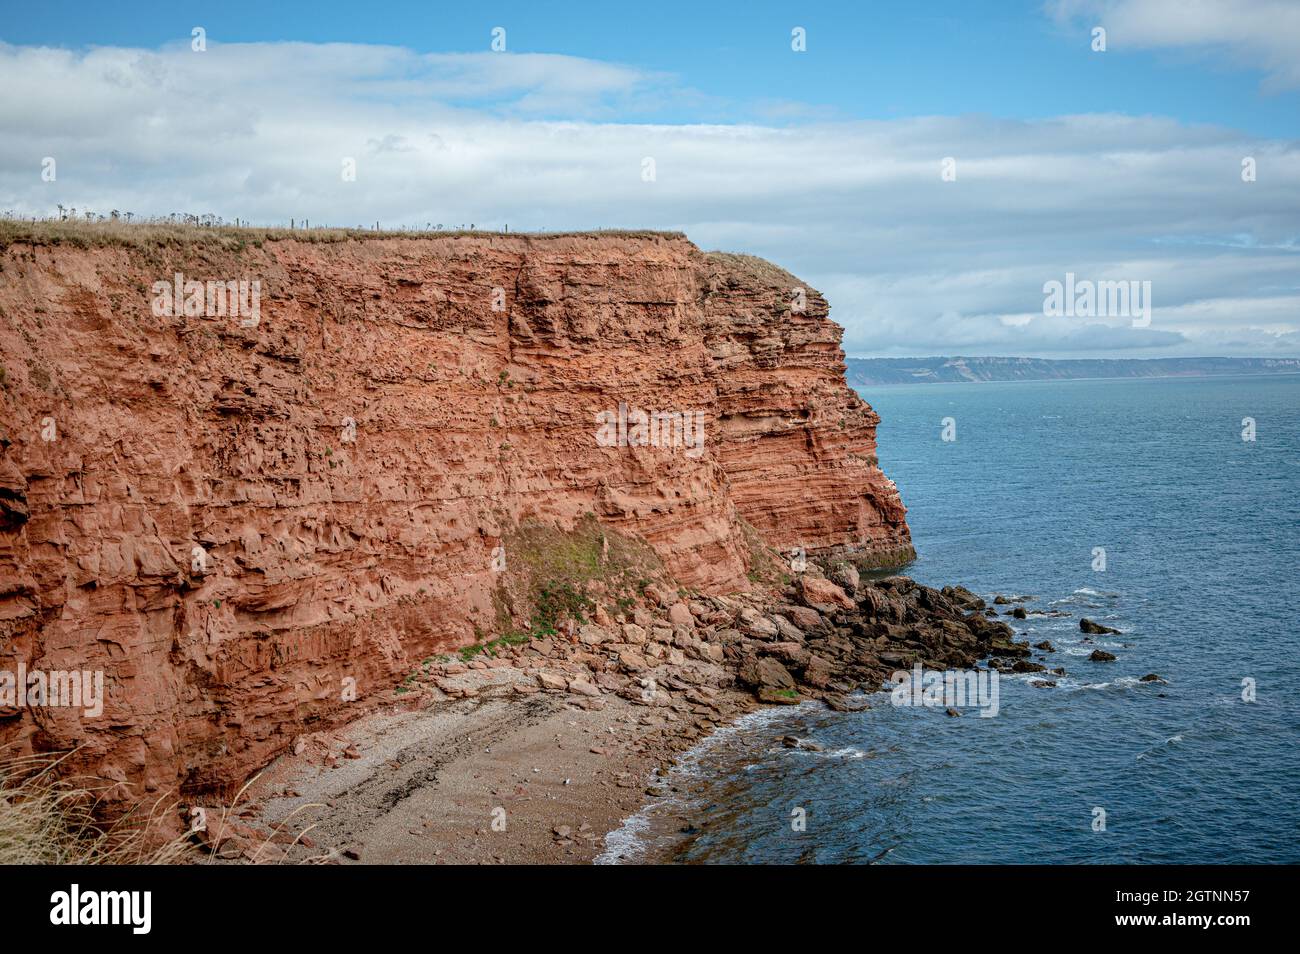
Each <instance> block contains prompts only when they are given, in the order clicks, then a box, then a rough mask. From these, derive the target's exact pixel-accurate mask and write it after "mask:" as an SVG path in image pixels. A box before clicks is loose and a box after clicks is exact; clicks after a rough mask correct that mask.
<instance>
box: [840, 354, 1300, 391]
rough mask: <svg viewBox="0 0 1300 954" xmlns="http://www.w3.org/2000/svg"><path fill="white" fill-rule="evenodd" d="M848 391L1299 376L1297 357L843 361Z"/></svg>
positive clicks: (888, 359)
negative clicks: (1003, 383)
mask: <svg viewBox="0 0 1300 954" xmlns="http://www.w3.org/2000/svg"><path fill="white" fill-rule="evenodd" d="M846 363H847V364H848V371H847V378H848V383H849V386H850V387H870V386H879V385H885V384H946V383H961V382H968V383H984V382H1000V381H1057V380H1083V379H1096V378H1179V377H1210V376H1215V375H1228V374H1300V358H1068V359H1060V360H1055V359H1050V358H963V357H949V358H944V357H933V358H848V359H846Z"/></svg>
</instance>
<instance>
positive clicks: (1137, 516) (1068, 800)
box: [601, 377, 1300, 863]
mask: <svg viewBox="0 0 1300 954" xmlns="http://www.w3.org/2000/svg"><path fill="white" fill-rule="evenodd" d="M865 396H866V397H867V398H868V400H870V401H871V402H872V403H873V405H875V406H876V407H877V409H878V410H879V411H880V413H881V417H882V425H881V429H880V447H881V458H882V463H883V464H884V466H885V469H886V471H887V472H888V473H890V474H891V475H892V476H894V477H895V479H896V480H897V482H898V485H899V486H900V487H901V488H902V490H903V493H904V500H905V502H906V503H907V504H908V505H909V507H910V510H911V512H910V514H909V520H910V521H911V524H912V527H913V531H914V536H915V539H916V543H917V549H918V552H919V553H920V554H921V559H920V560H919V561H918V562H917V563H916V564H914V565H913V566H912V567H911V568H910V570H909V571H908V572H909V574H910V575H912V576H914V577H916V578H917V579H918V580H919V581H920V582H922V583H925V584H927V585H931V586H941V585H945V584H961V585H965V586H968V587H970V588H971V589H973V590H974V591H976V592H977V593H980V594H981V595H983V596H985V598H986V599H991V598H992V597H993V595H994V594H1004V595H1005V596H1008V597H1012V598H1019V597H1028V599H1026V601H1025V602H1023V603H1011V604H1003V605H1000V606H998V607H997V609H998V610H999V612H1000V613H1002V614H1003V615H1002V616H1000V617H999V618H1001V619H1004V620H1006V621H1007V622H1010V623H1012V624H1013V625H1014V626H1015V628H1016V630H1017V632H1018V633H1019V634H1022V635H1021V636H1020V637H1019V638H1025V637H1027V638H1028V639H1029V641H1030V642H1031V643H1035V644H1037V643H1040V642H1043V641H1044V640H1046V641H1048V642H1050V643H1051V644H1052V646H1053V651H1051V652H1045V653H1041V654H1036V658H1037V657H1038V656H1041V657H1042V658H1043V661H1044V662H1045V663H1046V664H1047V665H1049V666H1050V667H1057V666H1060V667H1064V668H1065V670H1066V675H1064V676H1059V677H1058V676H1054V675H1050V674H1046V673H1026V674H1014V675H1013V674H1010V673H1007V674H1004V675H1003V676H1002V678H1001V708H1000V712H999V715H998V717H997V718H987V719H982V718H976V717H974V713H971V712H967V713H966V717H964V718H948V717H946V716H945V715H944V712H943V710H942V709H938V710H936V709H927V708H905V707H903V708H899V707H894V706H892V705H890V703H889V697H888V695H886V694H875V695H873V696H870V697H868V700H867V701H868V702H869V704H870V708H868V709H865V710H864V711H861V712H848V713H844V712H833V711H830V710H828V709H826V708H824V707H822V706H820V705H817V704H809V705H804V706H799V707H795V708H793V709H778V710H766V711H763V712H760V713H755V714H754V715H751V716H748V717H746V718H744V719H742V720H740V721H739V722H737V723H736V724H735V725H734V726H732V727H730V728H729V729H728V730H726V731H725V732H721V733H718V734H717V735H715V736H713V737H711V738H710V739H708V740H705V741H704V742H702V743H701V744H700V745H699V746H697V747H696V748H695V749H693V750H691V751H690V752H689V753H688V754H687V756H686V757H685V758H683V759H682V760H681V764H680V766H679V767H678V768H675V769H674V770H673V771H672V772H671V773H670V775H669V778H668V780H667V781H668V787H669V788H670V789H671V792H670V794H668V795H667V796H666V797H664V798H660V799H657V800H654V801H652V803H651V804H649V805H647V806H646V807H645V808H643V809H642V810H641V811H640V812H638V813H637V814H636V815H634V816H632V818H630V819H628V820H627V821H626V822H625V823H624V825H623V826H622V827H621V828H620V829H618V830H617V831H615V832H613V833H611V834H610V836H609V837H608V839H607V849H606V852H605V854H604V855H603V856H602V858H601V860H602V861H605V862H617V861H624V862H629V861H630V862H637V861H657V860H676V861H684V862H723V863H753V862H778V863H801V862H829V863H836V862H838V863H843V862H848V863H936V862H937V863H942V862H1010V863H1026V862H1081V863H1138V862H1175V863H1177V862H1248V863H1273V862H1295V861H1297V860H1300V849H1298V848H1297V847H1296V845H1295V842H1294V833H1295V831H1296V830H1297V829H1298V828H1300V807H1297V805H1296V803H1295V801H1294V799H1293V798H1291V793H1293V792H1294V790H1295V786H1296V783H1297V779H1298V777H1300V771H1297V759H1296V756H1295V752H1296V743H1297V741H1300V704H1297V702H1296V701H1295V699H1294V696H1293V695H1292V694H1291V693H1290V692H1289V687H1291V686H1294V685H1296V684H1297V679H1300V664H1298V663H1297V659H1296V656H1295V653H1294V640H1293V639H1292V637H1291V636H1290V627H1291V625H1292V620H1291V619H1290V615H1291V614H1292V613H1293V611H1292V610H1291V607H1293V606H1294V602H1295V596H1296V585H1295V580H1296V578H1297V574H1296V570H1297V568H1298V567H1300V534H1298V533H1297V529H1298V528H1300V519H1298V505H1297V500H1298V499H1300V497H1298V496H1297V493H1296V492H1297V490H1300V411H1298V409H1300V400H1298V399H1300V381H1297V380H1296V379H1294V378H1285V377H1277V378H1255V379H1249V380H1244V379H1233V380H1217V379H1216V380H1144V381H1124V382H1114V381H1106V382H1100V381H1081V382H1059V383H1058V382H1053V383H1046V384H1032V385H1027V384H1009V385H980V386H969V385H952V386H949V385H926V386H918V387H915V388H908V387H899V388H890V389H885V390H881V391H877V392H870V393H868V394H866V395H865ZM945 417H955V418H956V419H957V421H958V436H959V439H958V441H956V442H954V443H944V442H942V441H941V440H940V439H939V431H940V426H941V425H940V421H941V420H942V419H943V418H945ZM1243 417H1251V418H1253V419H1255V421H1256V422H1257V426H1258V440H1257V441H1256V442H1254V443H1251V442H1244V441H1242V440H1241V438H1240V434H1239V431H1240V429H1241V424H1240V422H1241V420H1242V418H1243ZM1097 547H1103V548H1105V551H1106V566H1105V569H1104V570H1101V571H1099V570H1095V569H1094V568H1093V567H1094V565H1095V563H1096V556H1095V548H1097ZM1017 605H1018V606H1023V607H1024V608H1025V609H1026V610H1027V613H1026V617H1025V619H1023V620H1016V619H1011V618H1009V611H1010V610H1011V609H1012V608H1013V606H1017ZM1056 614H1064V615H1056ZM1083 616H1087V617H1088V618H1090V619H1093V620H1095V621H1096V622H1099V623H1102V624H1105V625H1107V626H1110V627H1113V628H1115V629H1118V630H1120V631H1121V632H1120V633H1119V634H1118V635H1095V636H1087V635H1085V634H1084V633H1081V632H1080V630H1079V619H1080V617H1083ZM1095 649H1102V650H1105V651H1108V652H1110V653H1113V654H1114V655H1115V656H1116V657H1118V658H1117V659H1116V661H1115V662H1092V661H1090V660H1089V658H1088V657H1089V655H1090V654H1091V653H1092V651H1093V650H1095ZM1150 673H1155V674H1158V675H1159V676H1160V677H1162V680H1163V681H1145V682H1144V681H1143V680H1142V677H1143V676H1144V675H1147V674H1150ZM1243 680H1253V681H1254V682H1253V686H1254V687H1255V690H1256V693H1257V695H1256V696H1255V701H1254V702H1246V701H1244V699H1243V692H1244V691H1245V690H1244V685H1243ZM1047 683H1055V684H1054V685H1047ZM786 736H795V737H798V738H799V739H801V740H806V741H807V742H809V743H811V744H812V745H813V746H815V747H816V748H817V750H812V749H809V748H803V747H790V743H789V742H783V737H786ZM1099 818H1100V819H1103V820H1104V829H1103V830H1098V819H1099ZM801 829H802V830H801Z"/></svg>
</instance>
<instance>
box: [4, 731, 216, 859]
mask: <svg viewBox="0 0 1300 954" xmlns="http://www.w3.org/2000/svg"><path fill="white" fill-rule="evenodd" d="M59 763H60V759H58V758H56V757H52V756H43V755H36V756H17V757H13V756H11V757H8V758H3V759H0V865H105V864H173V863H177V862H180V861H182V860H185V858H186V857H187V856H188V855H189V854H190V853H191V851H192V849H191V848H190V845H189V843H188V842H187V841H186V840H185V838H184V837H179V838H178V837H172V838H164V837H163V836H161V835H160V825H159V817H158V815H157V814H156V812H157V810H158V808H159V805H154V806H153V813H151V814H150V815H148V816H147V817H139V816H133V815H127V816H125V817H123V818H121V819H119V820H117V821H115V822H112V823H107V824H106V823H102V822H100V821H99V820H98V818H97V814H96V809H97V808H98V807H99V805H100V796H101V795H102V790H103V788H104V787H105V786H107V785H109V784H112V783H110V782H106V781H103V780H86V779H79V778H62V777H60V776H59V775H58V768H59Z"/></svg>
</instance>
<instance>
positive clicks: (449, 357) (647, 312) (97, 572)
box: [0, 234, 910, 798]
mask: <svg viewBox="0 0 1300 954" xmlns="http://www.w3.org/2000/svg"><path fill="white" fill-rule="evenodd" d="M0 265H2V266H3V270H2V271H0V369H2V371H0V373H2V374H3V379H2V381H0V409H2V410H3V420H2V421H0V672H3V671H9V672H11V673H12V672H16V670H17V668H18V666H19V665H20V664H21V665H22V666H25V667H26V668H27V669H28V670H29V671H41V672H52V671H73V670H75V671H83V670H84V671H90V672H93V671H100V672H102V673H103V678H104V711H103V714H102V715H99V716H98V717H90V716H87V715H86V713H85V712H84V711H83V709H82V708H81V707H73V706H52V705H24V704H23V700H21V699H18V700H17V702H16V704H13V705H7V706H6V705H4V704H3V702H4V700H3V697H0V741H2V742H17V743H18V744H19V748H24V747H25V748H28V749H37V750H54V749H67V748H72V747H77V746H79V747H80V749H79V751H78V754H77V760H78V763H79V764H80V765H83V766H84V767H85V768H86V769H87V770H89V771H91V772H93V773H95V774H97V775H100V776H103V777H106V778H109V779H115V780H117V781H119V782H122V783H124V785H123V786H121V788H122V791H121V792H118V793H115V795H116V796H117V797H122V798H139V797H141V795H142V794H144V793H148V792H162V791H170V790H173V789H178V790H181V791H191V792H192V791H201V790H206V789H211V788H217V787H221V786H225V785H229V784H230V783H231V782H237V781H238V780H240V779H242V778H243V777H244V776H245V775H246V774H247V773H248V772H249V771H251V770H253V769H255V768H257V767H258V766H260V765H261V764H263V763H264V762H265V761H266V760H267V759H268V758H270V757H271V756H272V755H274V754H275V753H276V752H277V751H279V750H280V749H282V748H283V747H284V746H285V745H286V744H288V742H289V740H290V739H292V738H293V736H294V735H295V734H296V733H297V732H299V731H301V730H302V729H303V728H304V727H306V726H308V725H310V724H313V723H320V722H321V720H326V721H328V720H331V719H336V718H341V717H343V716H344V715H346V712H347V707H348V705H349V704H350V703H351V700H350V699H349V698H348V696H349V686H350V685H351V684H355V686H356V692H357V696H358V699H359V700H360V701H364V699H365V698H366V696H367V695H368V694H369V693H370V692H372V691H375V690H377V689H380V688H388V687H391V686H392V684H393V682H394V680H395V679H397V678H398V677H400V675H401V674H402V673H404V672H409V671H410V670H411V669H412V668H413V667H414V666H416V665H418V664H419V662H420V660H422V659H424V658H426V657H428V656H429V655H430V654H432V653H436V652H440V651H444V650H446V649H449V648H453V647H456V646H460V645H464V644H466V643H469V642H472V641H474V640H475V639H476V638H481V635H482V634H483V633H484V632H491V631H492V629H493V626H494V624H495V623H496V622H498V621H499V609H500V608H499V607H494V605H493V593H494V588H495V582H494V575H495V570H494V560H498V559H501V558H504V559H505V560H506V561H508V560H509V553H508V552H507V553H504V554H501V553H500V552H499V551H498V552H496V553H495V555H494V551H497V548H498V547H500V546H501V545H502V541H503V540H504V539H505V538H506V537H507V536H508V534H509V533H510V532H511V530H512V529H513V528H516V527H518V526H519V525H520V524H521V523H522V522H524V521H533V522H540V523H543V524H548V525H554V526H557V527H561V528H564V527H568V526H572V525H574V524H575V523H576V522H578V521H580V520H581V519H583V517H584V516H585V515H587V514H591V513H594V514H595V516H596V518H597V519H598V520H599V521H600V522H601V523H602V524H605V525H607V526H609V527H610V528H612V529H614V530H617V531H619V532H620V533H622V534H626V535H630V536H635V537H639V538H641V539H643V540H644V541H645V542H647V543H648V544H649V545H650V546H651V547H653V549H654V551H655V552H656V553H657V554H658V556H659V558H660V559H661V560H662V561H663V564H664V567H665V570H666V571H667V573H668V574H670V575H671V576H672V577H674V578H675V579H676V580H677V581H679V582H680V583H681V584H682V585H683V586H686V587H690V588H693V589H695V590H698V591H700V592H704V593H724V592H730V591H736V590H740V589H744V588H746V587H747V586H748V585H749V582H748V574H750V572H751V571H752V570H753V565H754V563H755V561H756V560H758V559H759V554H758V551H759V550H761V548H762V547H763V546H764V545H767V546H772V547H776V548H779V549H782V550H790V549H793V548H796V547H801V548H804V549H806V550H807V551H808V552H810V553H818V552H827V551H832V550H833V551H836V552H844V553H846V554H850V555H857V556H859V557H860V558H861V559H862V560H864V561H883V562H887V561H889V560H892V559H897V558H898V557H900V556H904V555H907V554H908V553H910V540H909V535H908V529H907V525H906V522H905V518H904V509H903V506H902V504H901V502H900V500H899V497H898V493H897V491H896V489H895V488H894V486H893V483H892V482H891V481H889V480H888V479H887V478H886V477H885V476H884V475H883V474H882V473H881V471H880V470H879V468H878V467H877V465H876V458H875V425H876V421H877V418H876V416H875V414H874V412H872V410H871V409H870V408H869V407H868V406H867V405H866V404H865V403H864V402H862V401H861V400H860V399H859V398H858V397H857V395H856V394H854V393H853V392H852V391H851V390H849V389H848V388H847V387H846V385H845V383H844V362H843V354H842V352H841V350H840V347H839V341H840V333H841V332H840V329H839V328H838V327H837V326H836V325H835V324H834V323H832V322H831V321H830V320H829V318H828V317H827V306H826V303H825V301H824V300H823V299H822V297H821V296H820V295H819V294H818V293H817V292H815V291H813V290H812V289H807V288H806V287H804V288H802V289H801V286H802V283H801V282H799V281H798V280H797V279H795V278H794V277H793V276H791V275H789V274H787V273H786V272H784V271H782V270H780V269H778V268H775V267H774V266H772V265H770V264H768V263H766V262H762V261H760V260H757V259H751V258H747V257H743V256H732V255H722V254H705V253H702V252H701V251H700V250H699V249H697V248H696V247H695V246H694V245H692V244H691V243H690V242H688V241H687V240H686V239H685V238H682V237H680V236H673V235H640V236H631V235H613V234H610V235H599V236H590V235H589V236H560V237H547V238H530V237H515V236H470V237H464V236H460V237H446V238H438V239H428V238H419V239H416V238H410V239H403V238H375V239H369V240H364V241H358V240H348V241H337V242H311V241H294V240H281V241H266V242H264V243H260V244H257V245H247V246H245V245H243V243H242V242H236V241H234V240H233V239H231V238H229V237H228V236H225V237H221V238H214V239H212V240H202V241H201V240H195V241H192V242H182V243H180V244H172V245H165V246H158V245H153V246H150V245H139V246H134V245H129V244H128V245H122V244H114V245H106V246H103V247H88V248H71V247H68V246H49V245H29V244H24V243H19V244H14V245H10V246H9V247H8V248H7V249H5V250H4V252H3V253H0ZM177 274H180V275H181V276H182V281H185V280H192V281H200V282H208V281H213V282H215V281H221V282H238V281H249V282H253V281H256V282H258V283H259V285H258V288H259V290H260V300H259V304H258V312H257V313H256V315H252V316H250V315H249V314H248V313H247V312H246V311H245V312H242V313H241V314H238V315H234V316H231V315H229V314H225V315H222V314H215V313H214V312H215V311H217V310H218V309H217V308H216V307H215V304H216V302H217V300H218V299H220V296H219V295H218V296H216V299H212V300H209V298H211V296H202V297H203V300H202V301H199V300H197V299H195V300H194V301H193V302H192V304H193V305H194V306H195V307H194V308H192V309H191V312H193V311H198V312H200V313H198V314H194V313H190V314H186V308H185V307H184V303H183V302H181V303H176V306H175V307H173V308H171V309H170V313H168V312H169V309H168V308H167V307H166V306H165V305H163V306H160V305H159V300H160V299H159V291H158V289H157V288H156V287H155V283H158V282H166V283H173V284H174V278H175V276H176V275H177ZM159 312H161V314H160V313H159ZM253 318H256V321H254V320H253ZM620 405H626V406H627V408H628V409H630V410H631V411H635V409H641V410H645V411H648V412H660V413H661V414H664V415H669V416H668V417H664V418H662V419H661V421H660V423H661V424H662V427H661V428H660V430H661V431H663V432H665V434H666V442H667V443H668V444H670V445H671V444H673V443H674V438H676V443H677V445H678V446H662V445H663V444H664V443H665V440H660V441H659V444H660V445H661V446H626V444H627V443H635V441H636V419H635V416H633V419H632V420H631V421H630V427H631V429H632V432H633V436H632V438H631V441H629V442H621V441H619V440H618V439H617V438H618V435H620V434H621V433H626V432H625V431H620V428H619V427H618V425H617V424H615V425H614V427H613V429H612V431H606V437H608V435H609V434H610V433H613V434H614V435H615V440H614V442H613V443H612V444H611V443H610V441H609V440H607V439H600V434H599V431H600V425H601V422H602V421H608V420H610V419H617V417H618V415H619V408H620ZM602 414H606V415H609V416H608V417H600V415H602ZM684 415H689V417H684ZM626 417H627V415H626V414H625V415H624V418H625V419H626ZM687 421H689V422H702V424H703V441H702V443H700V444H699V445H693V444H692V443H691V441H692V439H693V437H694V434H693V432H691V431H690V430H689V429H686V430H683V429H682V423H683V422H687ZM674 427H676V428H677V429H676V430H674ZM665 434H661V435H660V437H661V438H662V437H665ZM0 688H2V686H0Z"/></svg>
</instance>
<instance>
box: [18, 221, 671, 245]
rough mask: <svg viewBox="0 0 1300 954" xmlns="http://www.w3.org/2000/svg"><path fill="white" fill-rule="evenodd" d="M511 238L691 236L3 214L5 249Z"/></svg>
mask: <svg viewBox="0 0 1300 954" xmlns="http://www.w3.org/2000/svg"><path fill="white" fill-rule="evenodd" d="M434 238H437V239H446V238H477V239H482V238H486V239H495V238H508V239H519V240H522V241H532V240H539V241H546V240H550V239H560V238H646V239H649V238H658V239H671V240H683V241H684V240H686V235H685V234H684V233H682V232H659V231H654V230H652V229H590V230H586V231H567V232H565V231H561V232H497V231H488V230H484V229H434V230H423V229H420V230H415V229H410V230H406V229H392V230H384V229H380V230H376V229H362V228H329V227H312V228H292V229H290V228H274V227H261V226H244V225H197V224H193V223H182V222H156V221H146V222H124V221H122V220H120V219H119V220H117V221H103V222H98V221H96V222H87V221H84V220H73V219H64V220H59V219H36V220H35V221H33V220H31V219H14V218H0V250H2V249H5V248H7V247H8V246H10V245H16V244H29V245H40V246H48V245H70V246H73V247H75V248H104V247H112V246H117V247H123V248H157V247H165V246H177V245H207V246H213V247H217V248H224V249H229V250H236V249H239V248H242V247H244V246H247V245H260V244H261V243H263V242H282V241H294V242H309V243H319V244H329V243H334V242H347V241H359V242H360V241H375V240H380V239H434Z"/></svg>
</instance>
